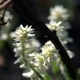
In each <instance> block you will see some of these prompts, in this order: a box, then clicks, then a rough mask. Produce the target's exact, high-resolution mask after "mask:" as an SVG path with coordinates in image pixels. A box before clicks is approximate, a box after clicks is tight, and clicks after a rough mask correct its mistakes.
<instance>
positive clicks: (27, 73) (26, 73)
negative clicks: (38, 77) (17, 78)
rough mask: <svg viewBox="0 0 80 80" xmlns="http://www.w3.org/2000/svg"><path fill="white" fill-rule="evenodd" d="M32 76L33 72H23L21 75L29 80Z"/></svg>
mask: <svg viewBox="0 0 80 80" xmlns="http://www.w3.org/2000/svg"><path fill="white" fill-rule="evenodd" d="M33 74H34V72H33V70H31V71H30V72H25V73H22V75H23V76H24V77H26V78H30V77H32V75H33Z"/></svg>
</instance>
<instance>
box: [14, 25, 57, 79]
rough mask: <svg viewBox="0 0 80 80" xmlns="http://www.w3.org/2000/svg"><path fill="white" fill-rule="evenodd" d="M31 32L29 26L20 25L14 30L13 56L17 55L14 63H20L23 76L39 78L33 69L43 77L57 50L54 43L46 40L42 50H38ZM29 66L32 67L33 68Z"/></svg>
mask: <svg viewBox="0 0 80 80" xmlns="http://www.w3.org/2000/svg"><path fill="white" fill-rule="evenodd" d="M33 32H34V31H33V29H32V28H31V26H29V27H28V26H26V27H23V26H22V25H20V27H19V28H17V30H16V31H15V32H14V33H15V38H14V40H15V43H14V46H15V48H14V51H15V53H16V54H15V56H16V57H18V59H17V60H16V61H15V63H21V65H20V68H24V69H25V72H24V73H23V74H22V75H23V76H24V77H28V78H31V79H32V78H35V79H37V80H40V79H39V77H38V76H37V74H36V73H35V72H34V70H33V69H35V70H36V71H38V72H39V73H40V75H41V76H43V77H44V76H45V74H46V70H47V69H48V67H49V66H50V65H51V62H52V61H53V57H54V54H55V53H57V52H58V51H57V50H56V48H55V47H54V45H53V44H52V43H51V42H50V41H48V42H46V43H45V45H44V46H43V47H42V48H41V50H42V52H41V53H40V52H38V48H39V45H35V40H34V36H35V35H34V34H33ZM31 67H33V69H32V68H31Z"/></svg>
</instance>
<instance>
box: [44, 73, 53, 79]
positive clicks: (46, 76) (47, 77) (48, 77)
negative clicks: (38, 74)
mask: <svg viewBox="0 0 80 80" xmlns="http://www.w3.org/2000/svg"><path fill="white" fill-rule="evenodd" d="M44 79H45V80H52V79H51V77H50V76H49V75H48V74H46V75H45V76H44Z"/></svg>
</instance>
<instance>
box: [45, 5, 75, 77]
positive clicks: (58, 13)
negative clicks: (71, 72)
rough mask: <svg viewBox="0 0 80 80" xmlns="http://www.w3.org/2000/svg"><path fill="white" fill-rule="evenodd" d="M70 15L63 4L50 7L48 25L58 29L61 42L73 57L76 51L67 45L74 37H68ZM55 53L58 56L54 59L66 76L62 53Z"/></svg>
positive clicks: (52, 28)
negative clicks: (61, 57)
mask: <svg viewBox="0 0 80 80" xmlns="http://www.w3.org/2000/svg"><path fill="white" fill-rule="evenodd" d="M68 17H69V14H68V10H67V9H65V8H64V7H63V6H60V5H57V6H55V7H54V8H51V9H50V15H49V16H48V19H49V20H50V22H49V23H48V24H46V25H47V27H48V28H49V29H50V30H55V31H56V34H57V36H58V38H59V40H60V42H61V43H62V45H63V46H64V47H65V49H66V51H67V53H68V55H69V57H70V58H72V57H73V56H74V53H73V52H72V51H70V50H69V49H68V47H67V43H68V42H72V41H73V40H72V38H70V37H68V32H67V29H70V27H71V26H70V25H69V23H68V22H67V19H68ZM55 55H56V56H55V58H54V59H55V61H56V64H57V65H58V66H59V68H60V69H61V72H62V74H63V75H64V76H66V73H65V70H66V69H65V67H64V65H63V63H62V61H61V59H60V55H59V54H55Z"/></svg>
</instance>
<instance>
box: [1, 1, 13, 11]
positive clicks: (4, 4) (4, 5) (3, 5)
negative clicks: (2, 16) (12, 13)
mask: <svg viewBox="0 0 80 80" xmlns="http://www.w3.org/2000/svg"><path fill="white" fill-rule="evenodd" d="M11 2H12V0H7V1H5V2H4V3H3V4H2V5H0V10H2V9H3V8H5V7H6V6H7V5H9V4H10V3H11Z"/></svg>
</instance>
